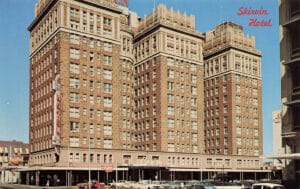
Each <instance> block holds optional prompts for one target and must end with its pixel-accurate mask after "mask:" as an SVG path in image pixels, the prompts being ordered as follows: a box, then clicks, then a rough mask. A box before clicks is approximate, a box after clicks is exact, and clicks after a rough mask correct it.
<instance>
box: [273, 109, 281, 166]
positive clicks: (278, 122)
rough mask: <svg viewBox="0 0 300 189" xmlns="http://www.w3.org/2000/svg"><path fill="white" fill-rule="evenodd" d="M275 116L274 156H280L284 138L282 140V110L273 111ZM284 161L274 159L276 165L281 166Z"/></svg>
mask: <svg viewBox="0 0 300 189" xmlns="http://www.w3.org/2000/svg"><path fill="white" fill-rule="evenodd" d="M272 118H273V121H272V122H273V155H274V156H280V155H282V154H283V148H282V140H281V134H282V131H281V127H282V124H281V111H280V110H277V111H273V113H272ZM281 165H282V163H281V162H280V161H278V160H276V159H275V160H274V166H281Z"/></svg>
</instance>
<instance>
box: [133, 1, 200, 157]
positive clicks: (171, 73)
mask: <svg viewBox="0 0 300 189" xmlns="http://www.w3.org/2000/svg"><path fill="white" fill-rule="evenodd" d="M203 39H204V36H203V34H201V33H199V32H197V31H196V30H195V17H194V16H193V15H191V16H187V15H185V14H181V13H179V12H177V11H174V10H173V9H167V8H166V7H165V6H164V5H159V6H158V7H157V9H156V10H155V11H154V12H153V13H152V14H150V15H148V16H146V17H144V19H142V20H141V21H140V23H139V27H138V29H137V33H136V35H135V37H134V53H135V60H136V62H135V64H134V71H135V76H134V86H135V87H134V90H135V98H134V101H135V141H136V142H137V143H136V145H135V148H136V149H138V150H147V151H148V150H151V151H164V152H190V153H199V152H203V124H202V123H203V94H202V92H201V91H202V90H203V82H202V81H203V57H202V43H203Z"/></svg>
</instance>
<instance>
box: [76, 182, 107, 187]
mask: <svg viewBox="0 0 300 189" xmlns="http://www.w3.org/2000/svg"><path fill="white" fill-rule="evenodd" d="M77 186H78V188H79V189H88V188H89V183H79V184H77ZM90 186H91V187H90V188H91V189H95V188H105V184H104V183H102V182H98V181H96V180H92V181H91V183H90Z"/></svg>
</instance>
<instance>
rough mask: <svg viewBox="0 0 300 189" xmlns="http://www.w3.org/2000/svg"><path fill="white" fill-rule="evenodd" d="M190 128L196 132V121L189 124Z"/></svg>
mask: <svg viewBox="0 0 300 189" xmlns="http://www.w3.org/2000/svg"><path fill="white" fill-rule="evenodd" d="M191 126H192V129H193V130H198V125H197V122H196V121H192V122H191Z"/></svg>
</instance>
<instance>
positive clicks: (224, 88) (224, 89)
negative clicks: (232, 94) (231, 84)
mask: <svg viewBox="0 0 300 189" xmlns="http://www.w3.org/2000/svg"><path fill="white" fill-rule="evenodd" d="M226 92H227V86H226V85H223V93H226Z"/></svg>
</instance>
